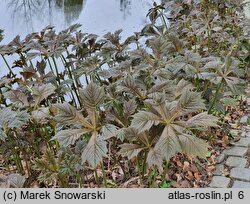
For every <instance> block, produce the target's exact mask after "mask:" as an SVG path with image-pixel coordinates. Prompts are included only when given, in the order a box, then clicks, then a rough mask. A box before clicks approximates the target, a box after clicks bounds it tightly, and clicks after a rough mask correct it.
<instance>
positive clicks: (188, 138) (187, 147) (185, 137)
mask: <svg viewBox="0 0 250 204" xmlns="http://www.w3.org/2000/svg"><path fill="white" fill-rule="evenodd" d="M179 141H180V144H181V149H182V151H183V152H184V153H186V154H187V155H190V156H199V157H202V158H206V155H207V153H208V144H207V143H206V142H205V141H204V140H201V139H199V138H197V137H196V136H193V135H189V134H182V135H179Z"/></svg>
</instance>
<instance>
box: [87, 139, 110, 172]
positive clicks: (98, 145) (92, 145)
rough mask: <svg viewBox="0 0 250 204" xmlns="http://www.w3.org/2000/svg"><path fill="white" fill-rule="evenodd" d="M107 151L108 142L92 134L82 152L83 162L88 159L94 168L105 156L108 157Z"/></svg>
mask: <svg viewBox="0 0 250 204" xmlns="http://www.w3.org/2000/svg"><path fill="white" fill-rule="evenodd" d="M107 151H108V149H107V142H106V141H104V140H102V139H101V138H100V137H98V136H95V135H92V137H91V138H90V141H89V142H88V145H87V146H86V148H85V149H84V151H83V153H82V162H85V161H87V162H88V163H89V164H90V165H91V166H92V167H93V168H96V167H97V166H98V165H99V164H100V162H101V161H102V159H103V157H106V154H107Z"/></svg>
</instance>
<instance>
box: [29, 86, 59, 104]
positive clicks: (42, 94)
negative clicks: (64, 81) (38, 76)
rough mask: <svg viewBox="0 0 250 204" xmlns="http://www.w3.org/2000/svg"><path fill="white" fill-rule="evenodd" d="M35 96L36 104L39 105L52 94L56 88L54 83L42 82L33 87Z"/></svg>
mask: <svg viewBox="0 0 250 204" xmlns="http://www.w3.org/2000/svg"><path fill="white" fill-rule="evenodd" d="M32 90H33V97H34V100H35V106H37V105H39V104H40V103H41V102H42V100H44V99H46V98H47V97H49V96H50V95H52V94H53V93H54V92H55V90H56V88H55V87H54V86H53V85H52V84H42V85H36V86H35V87H33V89H32Z"/></svg>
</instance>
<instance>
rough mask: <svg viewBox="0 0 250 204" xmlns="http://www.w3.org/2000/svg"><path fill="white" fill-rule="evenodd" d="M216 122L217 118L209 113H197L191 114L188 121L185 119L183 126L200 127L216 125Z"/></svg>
mask: <svg viewBox="0 0 250 204" xmlns="http://www.w3.org/2000/svg"><path fill="white" fill-rule="evenodd" d="M217 122H218V118H217V117H215V116H213V115H209V114H208V113H207V112H203V113H199V114H198V115H195V116H193V117H192V118H190V119H189V120H188V121H186V124H185V126H186V127H195V126H201V127H209V126H210V127H216V126H218V125H217Z"/></svg>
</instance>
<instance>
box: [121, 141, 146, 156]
mask: <svg viewBox="0 0 250 204" xmlns="http://www.w3.org/2000/svg"><path fill="white" fill-rule="evenodd" d="M120 148H121V150H120V151H119V153H120V154H121V156H123V157H128V159H132V158H134V157H136V156H137V155H138V154H139V153H140V152H141V151H142V150H143V148H142V147H141V146H140V145H138V144H129V143H125V144H121V145H120Z"/></svg>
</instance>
